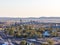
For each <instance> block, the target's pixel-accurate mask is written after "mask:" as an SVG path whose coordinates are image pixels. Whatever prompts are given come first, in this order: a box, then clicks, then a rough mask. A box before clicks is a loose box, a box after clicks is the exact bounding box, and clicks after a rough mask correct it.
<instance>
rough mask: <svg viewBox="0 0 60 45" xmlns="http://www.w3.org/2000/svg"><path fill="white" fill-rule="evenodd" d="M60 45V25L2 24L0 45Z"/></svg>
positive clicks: (21, 22) (30, 22) (21, 21)
mask: <svg viewBox="0 0 60 45" xmlns="http://www.w3.org/2000/svg"><path fill="white" fill-rule="evenodd" d="M9 44H10V45H60V23H40V22H37V21H28V22H23V20H21V19H20V21H19V22H16V21H15V22H14V23H12V22H9V21H7V22H0V45H9Z"/></svg>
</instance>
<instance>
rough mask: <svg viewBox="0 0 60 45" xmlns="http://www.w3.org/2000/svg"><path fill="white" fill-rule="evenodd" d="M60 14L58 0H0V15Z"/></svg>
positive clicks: (39, 15) (35, 15)
mask: <svg viewBox="0 0 60 45" xmlns="http://www.w3.org/2000/svg"><path fill="white" fill-rule="evenodd" d="M41 16H54V17H56V16H57V17H59V16H60V0H0V17H41Z"/></svg>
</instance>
